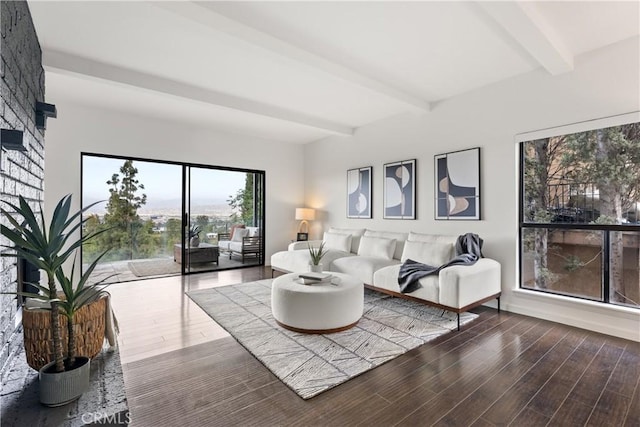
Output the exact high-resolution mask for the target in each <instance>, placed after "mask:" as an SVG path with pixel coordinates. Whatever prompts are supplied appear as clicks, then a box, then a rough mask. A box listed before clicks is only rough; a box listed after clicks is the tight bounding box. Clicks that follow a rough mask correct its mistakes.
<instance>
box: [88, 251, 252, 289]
mask: <svg viewBox="0 0 640 427" xmlns="http://www.w3.org/2000/svg"><path fill="white" fill-rule="evenodd" d="M153 260H158V261H160V262H163V263H165V264H166V263H167V261H169V262H171V261H173V258H171V257H164V258H160V257H157V258H146V259H138V260H123V261H112V262H105V263H101V264H99V265H98V266H97V267H96V268H95V270H94V271H93V274H92V275H91V278H92V280H91V281H92V282H96V281H99V280H102V279H104V278H105V277H109V276H112V277H111V278H109V279H108V280H107V281H106V282H105V283H120V282H129V281H133V280H143V279H151V278H158V277H167V276H176V275H179V274H180V272H179V271H180V264H177V263H176V264H175V266H174V269H173V270H174V271H176V272H171V273H162V274H158V275H145V276H143V277H140V276H137V275H136V274H134V272H133V271H132V270H131V268H130V266H129V264H130V263H148V262H149V261H153ZM256 265H259V263H258V262H257V260H256V261H254V260H248V261H245V262H244V264H243V263H242V262H241V261H238V260H236V259H233V258H232V259H229V256H228V255H226V254H221V255H220V257H219V260H218V264H215V263H203V264H193V265H192V266H191V270H190V272H192V273H194V272H204V271H218V270H226V269H230V268H240V267H248V266H256Z"/></svg>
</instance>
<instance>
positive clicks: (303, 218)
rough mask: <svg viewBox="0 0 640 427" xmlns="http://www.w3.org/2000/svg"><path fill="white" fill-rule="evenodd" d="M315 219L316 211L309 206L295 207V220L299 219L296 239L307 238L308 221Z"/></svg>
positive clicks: (302, 239)
mask: <svg viewBox="0 0 640 427" xmlns="http://www.w3.org/2000/svg"><path fill="white" fill-rule="evenodd" d="M314 219H316V211H315V209H311V208H296V220H298V221H300V226H298V236H297V240H298V241H304V240H309V223H308V222H307V221H313V220H314Z"/></svg>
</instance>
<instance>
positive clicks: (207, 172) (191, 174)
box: [184, 166, 264, 272]
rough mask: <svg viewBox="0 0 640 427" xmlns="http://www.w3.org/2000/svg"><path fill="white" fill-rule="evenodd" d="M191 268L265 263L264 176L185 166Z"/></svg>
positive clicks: (245, 172)
mask: <svg viewBox="0 0 640 427" xmlns="http://www.w3.org/2000/svg"><path fill="white" fill-rule="evenodd" d="M184 182H185V189H184V190H185V191H184V194H185V207H186V211H185V215H184V216H185V220H186V222H187V224H186V227H187V228H186V229H187V231H188V233H187V236H186V237H187V238H188V241H187V244H186V246H185V250H184V252H185V256H186V259H187V262H186V263H185V265H186V270H187V272H200V271H209V270H212V269H220V268H235V267H243V266H249V265H261V264H263V263H264V255H263V254H264V250H263V247H264V242H263V239H262V234H263V233H262V229H263V226H262V225H263V215H262V205H263V204H262V197H263V193H262V189H263V186H262V182H263V174H262V173H257V172H250V171H238V170H228V169H213V168H208V167H201V166H186V167H185V179H184Z"/></svg>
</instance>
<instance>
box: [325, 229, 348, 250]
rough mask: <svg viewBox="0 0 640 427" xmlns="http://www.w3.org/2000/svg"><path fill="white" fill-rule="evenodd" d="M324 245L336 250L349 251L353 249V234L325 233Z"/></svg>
mask: <svg viewBox="0 0 640 427" xmlns="http://www.w3.org/2000/svg"><path fill="white" fill-rule="evenodd" d="M322 240H323V241H324V247H325V248H327V249H334V250H336V251H342V252H349V251H350V250H351V234H337V233H329V232H325V233H324V238H323V239H322Z"/></svg>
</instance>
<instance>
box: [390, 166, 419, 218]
mask: <svg viewBox="0 0 640 427" xmlns="http://www.w3.org/2000/svg"><path fill="white" fill-rule="evenodd" d="M383 218H384V219H416V159H412V160H404V161H402V162H395V163H387V164H385V165H384V215H383Z"/></svg>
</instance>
